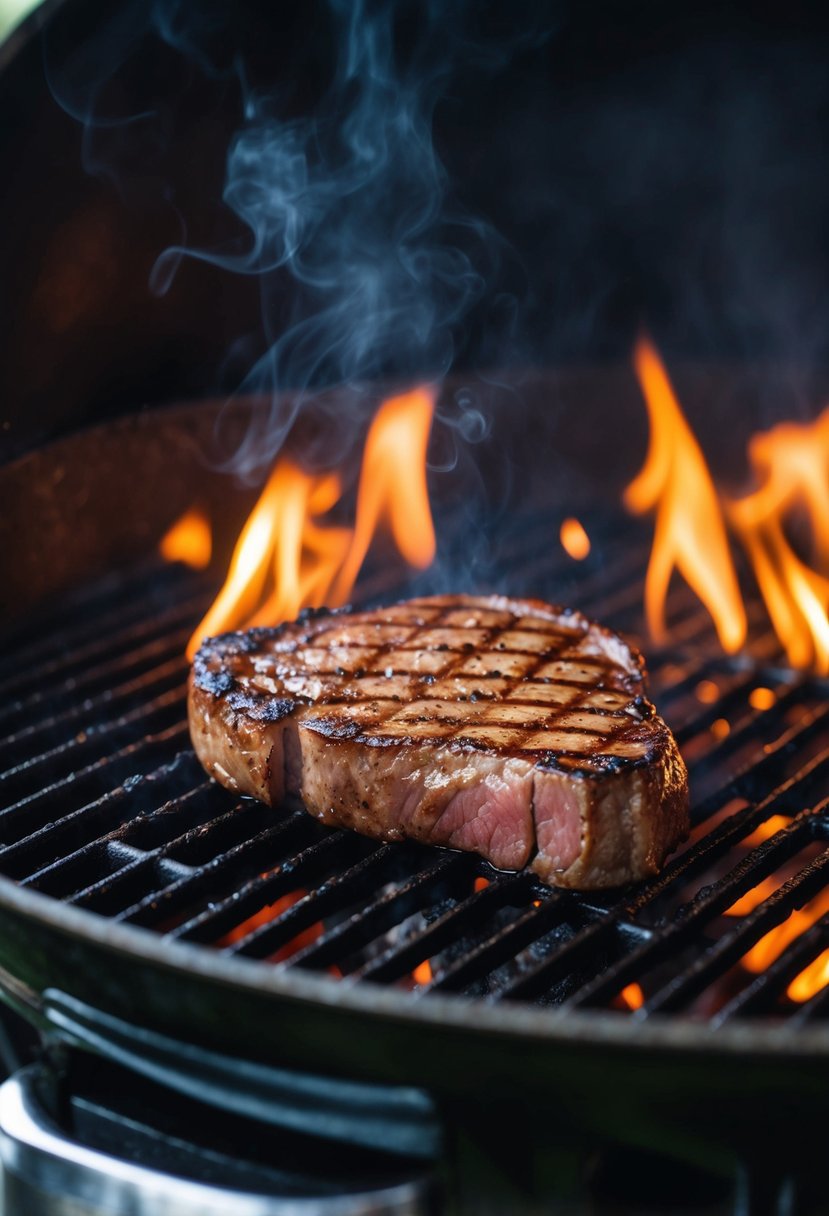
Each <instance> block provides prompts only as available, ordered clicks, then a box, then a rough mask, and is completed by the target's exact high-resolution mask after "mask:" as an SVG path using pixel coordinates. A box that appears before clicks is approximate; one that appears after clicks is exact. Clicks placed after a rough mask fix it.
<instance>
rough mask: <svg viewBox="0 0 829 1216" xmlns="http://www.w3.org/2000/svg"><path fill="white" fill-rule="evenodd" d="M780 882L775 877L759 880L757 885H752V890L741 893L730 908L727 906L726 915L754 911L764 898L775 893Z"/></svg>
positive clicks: (745, 914) (737, 914) (744, 913)
mask: <svg viewBox="0 0 829 1216" xmlns="http://www.w3.org/2000/svg"><path fill="white" fill-rule="evenodd" d="M779 886H780V883H779V882H775V881H774V879H773V878H764V879H763V880H762V882H758V884H757V886H756V887H752V888H751V890H750V891H746V893H745V894H744V895H741V896H740V898H739V899H738V900H736V901H735V902H734V903H733V904H732V905H731V907H730V908H726V910H725V915H726V916H748V914H749V912H753V911H754V909H755V908H758V907H759V906H760V904H761V903H762V902H763V900H764V899H768V898H769V896H770V895H774V893H775V891H776V890H777V889H778V888H779Z"/></svg>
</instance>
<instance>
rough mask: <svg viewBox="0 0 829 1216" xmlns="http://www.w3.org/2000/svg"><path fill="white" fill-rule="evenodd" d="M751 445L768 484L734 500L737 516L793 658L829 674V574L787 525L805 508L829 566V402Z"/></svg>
mask: <svg viewBox="0 0 829 1216" xmlns="http://www.w3.org/2000/svg"><path fill="white" fill-rule="evenodd" d="M748 453H749V460H750V462H751V465H752V468H753V470H754V473H755V476H756V478H757V480H758V482H759V483H760V487H759V489H757V490H756V491H755V492H754V493H752V494H748V495H746V496H745V497H744V498H740V499H738V500H736V501H732V502H731V503H729V507H728V510H729V519H730V522H731V524H732V526H733V528H734V530H735V532H736V533H737V535H738V536H739V538H740V540H741V542H742V543H743V545H744V546H745V548H746V551H747V552H748V554H749V557H750V558H751V561H752V564H753V566H754V573H755V575H756V577H757V582H758V585H759V587H760V591H761V594H762V596H763V599H764V601H765V604H766V609H767V611H768V614H769V617H770V619H771V622H772V624H773V626H774V629H775V632H776V633H777V636H778V637H779V638H780V640H781V642H782V643H783V645H784V647H785V650H786V654H787V657H788V659H789V662H790V663H791V664H792V666H793V667H808V666H812V667H814V668H815V669H816V670H817V671H819V672H820V673H821V674H822V675H827V674H829V618H827V607H829V578H827V577H826V576H825V575H824V574H822V573H821V572H820V570H819V569H816V568H813V567H812V566H810V565H809V564H808V563H807V562H805V561H803V560H802V559H801V558H800V557H799V556H798V554H797V553H796V552H795V550H794V548H793V546H792V544H791V541H790V540H789V538H788V536H787V534H786V530H785V526H784V525H785V521H786V518H787V516H789V515H790V514H791V512H792V511H793V510H795V509H797V508H801V509H805V511H806V512H807V515H808V518H809V522H810V525H811V535H812V540H813V544H814V549H815V553H816V558H817V562H818V564H819V565H821V566H823V567H824V568H826V567H827V566H829V410H825V411H824V412H823V414H821V416H820V417H819V418H818V419H817V421H816V422H813V423H811V424H810V425H799V424H795V423H783V424H781V425H780V426H776V427H772V429H771V430H769V431H766V432H764V433H761V434H758V435H755V436H753V438H752V439H751V441H750V443H749V449H748Z"/></svg>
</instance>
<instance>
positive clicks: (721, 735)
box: [0, 520, 829, 1024]
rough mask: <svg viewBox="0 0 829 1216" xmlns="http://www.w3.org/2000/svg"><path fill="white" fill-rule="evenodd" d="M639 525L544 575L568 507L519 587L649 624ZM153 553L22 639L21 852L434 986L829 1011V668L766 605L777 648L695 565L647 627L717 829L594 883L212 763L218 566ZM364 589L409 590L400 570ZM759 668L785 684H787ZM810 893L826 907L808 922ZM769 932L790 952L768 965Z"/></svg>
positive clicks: (181, 921)
mask: <svg viewBox="0 0 829 1216" xmlns="http://www.w3.org/2000/svg"><path fill="white" fill-rule="evenodd" d="M614 539H615V543H614ZM634 542H635V543H634V545H633V548H631V544H630V541H629V539H628V540H627V541H626V544H625V545H621V544H619V543H618V539H617V538H613V537H609V538H608V539H607V540H606V541H605V543H604V544H601V543H599V544H597V545H595V546H594V552H593V554H591V557H590V559H588V562H587V563H585V564H584V566H576V565H575V564H574V563H571V562H568V564H567V565H565V566H560V567H559V568H552V569H551V568H550V562H549V558H548V557H545V562H544V573H543V576H539V569H540V563H539V558H538V555H539V554H540V553H544V554H546V553H547V551H548V548H549V522H548V521H541V520H531V521H526V522H525V525H524V526H522V527H521V528H520V530H516V532H515V533H514V534H512V535H510V536H507V537H505V538H504V540H503V541H502V543H501V550H502V551H499V554H496V555H495V556H496V557H498V558H499V560H498V561H497V562H496V563H495V566H496V568H498V569H500V570H501V571H502V574H501V577H500V580H499V581H500V582H501V585H502V586H503V587H504V588H508V589H509V591H510V593H512V594H521V593H522V592H531V593H533V594H537V595H542V596H546V598H550V599H553V600H560V601H564V602H572V603H575V604H577V606H579V607H580V608H582V609H584V610H585V611H587V612H588V613H592V614H595V615H597V616H599V617H600V618H601V619H602V620H603V621H605V622H607V623H608V624H610V625H612V626H614V627H615V628H617V629H622V630H624V631H627V632H628V633H632V634H633V635H634V636H636V635H638V634H639V633H640V631H641V621H640V616H639V610H640V597H641V586H642V569H643V565H644V560H645V545H644V543H641V544H640V543H639V539H638V537H634ZM151 575H152V576H151V577H149V576H148V572H147V571H139V572H138V573H137V574H136V575H135V576H133V577H125V578H121V579H110V580H108V582H107V583H106V584H105V585H102V586H98V587H94V588H90V589H89V590H88V592H87V593H86V594H85V596H83V597H82V598H79V599H77V600H76V601H75V602H74V603H72V604H70V605H66V606H63V607H62V609H61V612H60V614H59V615H55V616H53V617H52V619H51V620H49V619H45V620H42V621H38V622H35V623H34V624H33V625H32V626H31V627H30V629H29V634H28V636H23V635H17V636H16V637H15V638H13V639H9V642H10V644H9V646H8V648H7V650H6V654H7V655H8V657H7V659H6V660H5V662H4V663H3V664H2V666H0V691H2V692H3V694H4V696H3V697H2V698H0V702H1V704H2V707H1V708H0V724H2V729H3V730H4V731H6V732H8V733H7V734H6V737H5V738H4V740H3V741H2V743H0V807H1V808H2V809H0V872H2V873H3V874H5V875H7V876H9V877H11V878H13V879H15V880H16V881H18V882H19V883H20V884H22V885H23V886H26V887H31V888H35V889H37V890H39V891H41V892H44V893H45V894H47V895H49V896H51V897H53V898H54V899H58V900H62V901H66V902H67V903H70V904H73V905H76V906H78V907H81V908H85V909H88V910H89V911H90V912H94V913H97V914H99V915H102V916H106V917H109V918H112V919H113V920H116V921H122V922H125V923H129V924H133V925H140V926H143V927H145V928H147V929H150V930H153V931H155V932H157V933H159V934H164V935H168V936H170V937H172V938H176V939H180V940H183V941H188V942H193V943H200V944H202V945H203V946H205V947H208V948H212V949H218V950H223V951H225V952H227V953H229V954H233V955H238V956H241V957H244V958H247V959H250V960H260V961H261V962H262V963H263V964H266V965H268V966H277V967H288V968H305V969H311V970H314V971H317V972H327V973H329V974H330V975H332V976H336V977H337V978H338V979H339V978H343V977H344V978H346V979H347V980H348V981H349V982H361V983H374V984H392V985H397V986H402V987H405V988H408V989H411V991H412V998H413V999H421V998H423V999H428V994H429V993H430V992H433V991H440V992H453V993H464V994H466V995H472V996H476V997H479V998H481V999H485V1000H487V1001H506V1000H508V1001H531V1002H535V1003H539V1004H554V1005H564V1006H568V1007H573V1008H600V1009H601V1008H604V1009H617V1010H619V1012H620V1015H621V1013H622V1012H623V1011H627V1013H628V1014H629V1015H630V1016H633V1017H636V1018H646V1017H649V1016H651V1015H652V1014H655V1013H660V1014H665V1013H670V1014H673V1015H677V1014H682V1015H685V1016H691V1017H694V1018H697V1019H705V1020H708V1021H710V1022H711V1023H713V1024H718V1023H720V1022H723V1021H726V1020H730V1019H734V1018H757V1017H769V1016H773V1017H777V1018H784V1017H786V1018H789V1019H791V1020H792V1021H793V1022H801V1021H807V1020H810V1019H822V1018H824V1017H825V1016H826V1014H827V1011H829V989H827V988H822V987H820V986H817V989H816V991H815V993H814V994H813V995H811V996H810V997H809V998H808V999H806V1000H802V999H801V1000H793V999H792V998H791V996H789V995H787V993H788V990H789V987H790V985H791V984H792V981H793V980H794V979H795V977H797V976H798V975H800V973H801V972H802V971H803V970H804V969H805V968H806V967H808V966H809V965H810V964H812V963H813V962H814V960H816V959H817V958H819V956H821V955H822V954H823V952H824V951H825V950H827V948H829V897H827V901H826V906H825V907H823V906H822V902H821V901H822V899H823V897H824V895H826V893H827V891H829V850H827V846H826V840H827V833H829V815H828V814H827V807H828V806H829V799H827V798H826V797H824V794H825V791H826V790H827V788H829V784H828V782H829V698H827V696H826V685H825V683H824V682H821V681H819V680H817V679H814V678H811V677H806V676H804V675H801V674H796V673H792V672H791V671H788V670H786V668H785V667H784V666H782V665H780V664H779V662H778V659H777V652H776V647H775V643H774V640H773V638H772V637H771V636H770V635H769V633H768V631H767V630H766V629H765V628H764V626H763V623H762V614H761V613H760V612H759V611H758V610H757V608H756V606H755V608H754V609H753V610H752V611H751V613H750V615H752V617H753V625H754V628H753V641H752V651H751V653H752V659H751V660H750V661H749V660H747V659H745V658H743V659H740V660H731V659H727V658H725V657H723V656H721V655H719V654H718V653H717V651H716V649H715V648H714V646H713V645H712V639H711V631H710V625H709V623H708V620H707V617H706V615H705V613H704V612H703V611H702V609H701V608H700V607H699V606H698V605H696V604H695V602H694V601H693V599H692V597H691V596H690V593H688V592H687V591H685V590H683V589H682V588H675V589H674V592H673V593H672V605H671V617H672V620H673V621H674V623H675V624H674V628H673V631H672V642H671V645H670V647H661V648H660V647H653V646H646V652H647V653H648V657H649V666H650V670H651V680H652V687H653V692H654V698H655V700H656V701H657V704H658V706H659V708H660V711H661V712H662V713H663V715H664V716H665V717H666V719H667V720H668V722H669V723H670V724H671V725H672V727H673V728H674V730H675V733H676V735H677V738H678V740H679V743H680V746H681V748H682V750H683V753H684V755H685V757H686V760H687V762H688V765H689V770H690V773H691V782H692V792H693V796H694V807H693V823H694V831H693V834H692V837H691V840H690V842H689V843H688V844H687V845H686V846H685V847H684V849H683V850H682V851H681V853H679V854H678V855H677V856H676V857H675V858H673V859H672V860H671V861H670V862H669V864H668V865H667V867H666V868H665V870H664V871H663V873H662V874H661V875H659V876H658V877H657V878H655V879H654V880H652V881H650V882H648V883H645V884H642V885H640V886H638V887H636V888H633V889H629V890H626V891H621V892H606V893H591V894H588V895H579V894H577V893H574V892H565V891H552V890H548V889H546V888H544V887H543V886H541V885H540V884H539V883H538V882H537V881H536V880H535V879H534V878H533V877H532V876H531V875H530V874H528V873H521V874H501V873H498V872H496V871H494V870H492V869H491V867H489V866H488V865H487V864H486V863H484V862H482V861H480V860H479V859H476V858H474V857H470V856H466V855H461V854H455V853H450V852H444V851H437V850H429V849H426V848H422V847H420V846H418V845H414V844H402V845H383V844H379V843H377V842H373V841H369V840H366V839H363V838H361V837H358V836H355V835H352V834H350V833H345V832H340V831H332V830H330V829H327V828H324V827H323V826H322V825H320V824H318V823H317V822H316V821H315V820H313V819H311V818H310V816H308V815H306V814H305V812H304V811H303V810H302V808H301V807H298V806H295V805H294V806H285V807H284V808H282V809H281V810H280V811H277V812H275V811H273V810H271V809H269V808H266V807H263V806H259V805H258V804H255V803H252V802H250V801H247V800H237V799H234V797H233V796H232V795H231V794H229V793H228V792H227V791H225V790H222V789H220V788H219V787H217V786H215V785H213V784H211V783H210V782H209V781H207V780H206V778H205V775H204V773H203V771H202V769H201V767H200V765H199V764H198V762H197V761H196V760H195V757H194V756H193V754H192V752H191V750H190V748H189V740H188V734H187V726H186V721H185V715H184V687H185V680H186V663H185V660H184V657H183V649H184V645H185V642H186V639H187V636H188V633H189V630H190V629H191V628H192V626H193V624H194V623H195V621H196V620H197V619H198V617H199V614H200V612H201V611H202V610H203V609H204V607H205V606H206V604H207V602H208V600H209V598H210V595H209V589H208V587H207V586H206V584H205V582H204V579H203V576H196V575H193V574H192V573H190V572H188V571H185V570H184V569H182V568H180V567H166V568H163V569H155V570H153V571H152V572H151ZM424 589H426V590H428V588H425V587H418V588H417V589H416V590H417V591H418V592H420V591H422V590H424ZM488 589H491V581H490V585H489V588H488ZM364 590H365V592H366V595H367V597H370V598H375V599H376V598H390V597H391V595H392V594H393V592H391V591H390V590H389V586H388V584H387V583H386V584H385V585H384V580H383V578H382V577H379V576H378V577H377V578H376V579H375V580H374V581H373V582H372V581H369V582H368V583H367V584H366V587H365V589H364ZM758 686H761V687H763V688H765V689H768V690H770V693H766V694H764V698H765V699H764V700H763V701H758V698H757V697H756V696H755V697H752V693H753V692H754V690H755V689H757V687H758ZM759 704H762V705H764V706H767V707H765V708H758V707H757V706H758V705H759ZM777 817H779V818H777ZM810 901H811V903H810ZM807 903H809V904H810V908H811V909H812V911H811V916H810V917H805V916H803V917H802V922H801V921H797V922H795V920H794V919H793V914H794V915H795V916H796V915H798V914H797V913H796V910H797V909H799V908H802V907H803V905H805V904H807ZM735 905H736V906H735ZM774 933H776V934H777V935H778V940H777V944H776V946H775V947H774V949H772V948H771V945H770V939H769V937H768V935H769V934H774ZM784 938H785V940H784ZM758 943H759V944H760V946H759V949H762V948H763V946H765V947H766V948H767V950H768V954H769V959H768V962H767V963H766V964H762V965H760V966H759V967H758V965H757V963H756V955H757V952H758ZM746 956H748V958H747V957H746ZM741 960H742V961H741ZM827 974H829V972H827ZM634 986H635V987H634Z"/></svg>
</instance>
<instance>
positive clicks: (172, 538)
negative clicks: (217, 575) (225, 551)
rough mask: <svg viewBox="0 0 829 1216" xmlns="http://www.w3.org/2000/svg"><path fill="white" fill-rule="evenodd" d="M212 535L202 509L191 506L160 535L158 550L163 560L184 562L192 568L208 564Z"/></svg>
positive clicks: (201, 568)
mask: <svg viewBox="0 0 829 1216" xmlns="http://www.w3.org/2000/svg"><path fill="white" fill-rule="evenodd" d="M211 549H212V536H211V532H210V523H209V522H208V519H207V516H206V515H205V513H204V511H202V510H201V509H200V508H199V507H191V508H190V510H189V511H185V512H184V514H183V515H182V516H181V518H180V519H177V520H176V522H175V523H174V524H173V525H172V527H171V528H170V529H169V531H168V532H165V534H164V536H162V538H161V540H160V542H159V545H158V551H159V553H160V554H161V556H162V557H163V558H164V560H165V562H184V564H185V565H187V566H192V567H193V569H194V570H204V568H205V567H206V566H209V565H210V557H211Z"/></svg>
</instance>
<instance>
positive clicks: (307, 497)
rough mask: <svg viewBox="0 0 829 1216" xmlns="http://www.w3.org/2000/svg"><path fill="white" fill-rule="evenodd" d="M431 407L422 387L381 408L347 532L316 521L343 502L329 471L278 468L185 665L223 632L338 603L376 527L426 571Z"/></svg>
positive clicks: (283, 464)
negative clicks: (203, 643)
mask: <svg viewBox="0 0 829 1216" xmlns="http://www.w3.org/2000/svg"><path fill="white" fill-rule="evenodd" d="M434 407H435V392H434V390H433V389H432V388H430V387H421V388H417V389H414V390H413V391H412V392H410V393H405V394H402V395H401V396H398V397H392V398H390V399H389V400H388V401H386V402H384V403H383V405H382V406H381V407H380V409H379V411H378V413H377V416H376V417H375V419H374V421H373V422H372V425H371V428H370V430H369V433H368V437H367V439H366V446H365V451H364V453H363V464H362V469H361V473H360V482H359V486H358V490H357V513H356V520H355V525H354V527H353V528H343V527H336V526H332V525H330V524H323V523H322V522H321V519H322V517H323V516H324V515H325V514H326V513H327V512H328V511H330V510H331V508H332V507H333V506H334V505H335V504H336V503H337V502H339V500H340V497H341V495H342V484H341V481H340V478H339V477H338V476H337V474H336V473H326V474H310V473H305V472H304V471H303V470H302V469H300V468H299V466H298V465H296V464H295V463H294V462H293V461H292V460H290V459H288V458H287V457H282V458H281V459H280V460H279V461H278V463H277V465H276V468H275V469H274V471H273V473H272V474H271V476H270V478H269V479H268V482H267V485H266V486H265V488H264V490H263V491H262V494H261V495H260V497H259V501H258V502H257V503H256V506H255V507H254V508H253V511H252V512H251V514H250V515H249V516H248V519H247V522H246V523H245V526H244V527H243V529H242V532H241V534H240V536H239V540H238V541H237V543H236V548H235V549H234V551H233V556H232V558H231V561H230V568H229V570H228V574H227V578H226V580H225V583H224V586H223V587H222V589H221V591H220V592H219V594H218V596H217V597H216V599H215V601H214V602H213V604H212V606H211V607H210V609H209V610H208V612H207V614H206V616H205V617H204V619H203V620H202V621H201V622H200V624H199V626H198V628H197V629H196V630H195V632H194V634H193V636H192V638H191V639H190V643H189V645H188V648H187V655H188V658H190V659H192V658H193V655H194V654H195V652H196V650H197V649H198V646H199V644H200V642H201V641H202V639H203V638H205V637H209V636H211V635H212V634H215V633H219V632H221V631H223V630H226V629H234V628H240V627H244V626H248V625H259V624H276V623H278V622H279V621H283V620H292V619H293V618H294V617H295V616H296V615H297V613H298V612H299V610H300V609H301V608H305V607H314V608H315V607H319V606H320V605H322V604H328V605H329V606H330V607H337V606H338V605H340V604H343V603H345V601H346V600H347V599H348V597H349V595H350V594H351V590H352V588H353V586H354V582H355V580H356V578H357V575H358V574H359V572H360V568H361V567H362V564H363V562H364V560H365V557H366V554H367V552H368V550H369V547H370V545H371V542H372V539H373V537H374V535H375V533H376V530H377V528H378V525H379V524H380V523H381V522H383V523H386V524H387V525H388V527H389V529H390V531H391V533H392V536H393V539H394V541H395V544H396V545H397V548H398V550H399V552H400V553H401V554H402V555H403V557H404V558H405V559H406V560H407V561H408V562H409V563H410V564H411V565H413V566H418V567H421V568H423V567H426V566H428V565H429V563H430V562H431V560H432V558H433V557H434V554H435V533H434V527H433V525H432V516H431V512H430V509H429V497H428V491H427V486H426V447H427V444H428V441H429V431H430V429H431V423H432V415H433V413H434Z"/></svg>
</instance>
